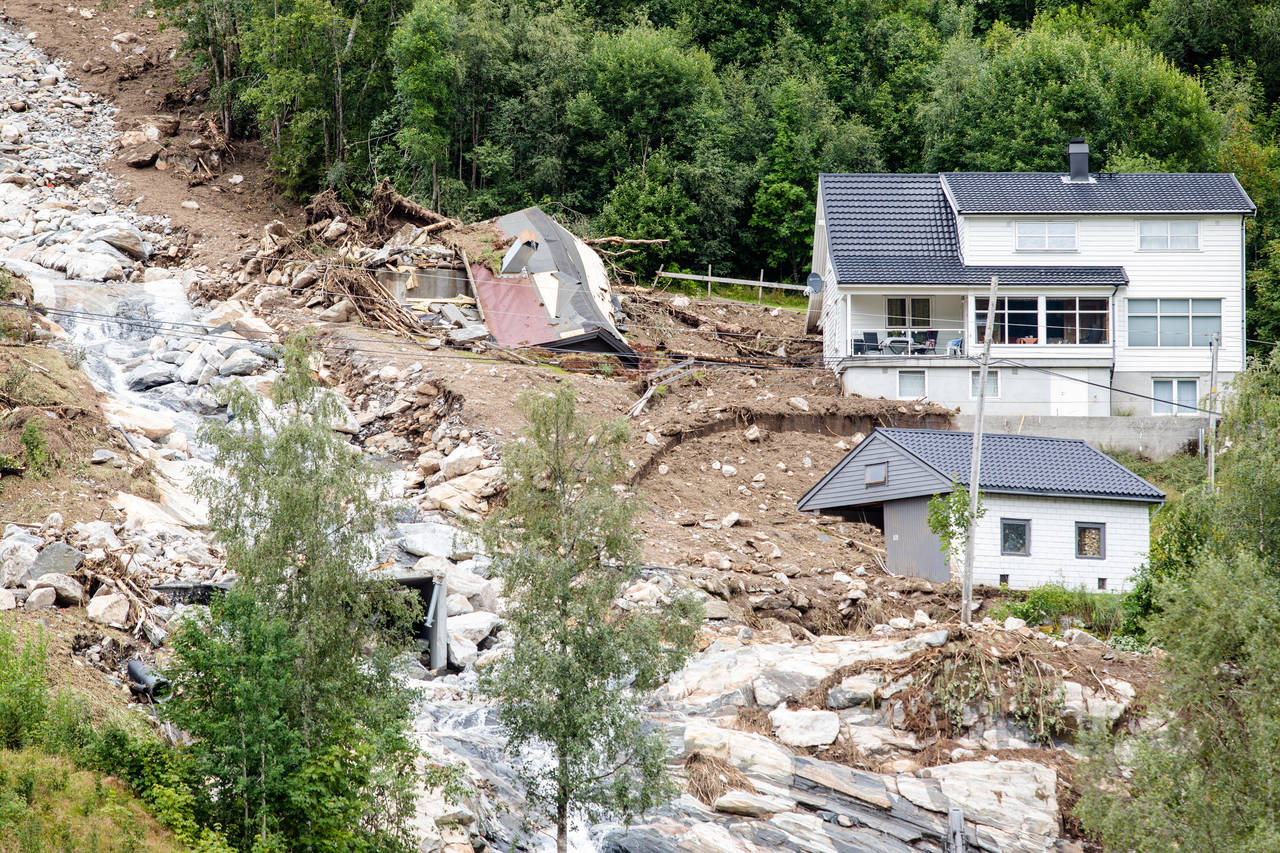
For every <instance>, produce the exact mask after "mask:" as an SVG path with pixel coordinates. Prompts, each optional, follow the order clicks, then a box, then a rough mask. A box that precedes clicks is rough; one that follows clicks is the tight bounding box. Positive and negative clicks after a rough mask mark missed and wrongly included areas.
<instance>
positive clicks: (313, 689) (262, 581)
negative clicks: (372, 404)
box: [166, 337, 416, 850]
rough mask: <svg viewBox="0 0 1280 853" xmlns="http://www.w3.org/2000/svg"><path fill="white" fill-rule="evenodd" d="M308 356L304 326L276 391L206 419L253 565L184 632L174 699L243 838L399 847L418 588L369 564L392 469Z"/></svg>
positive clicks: (325, 846) (242, 845) (177, 716)
mask: <svg viewBox="0 0 1280 853" xmlns="http://www.w3.org/2000/svg"><path fill="white" fill-rule="evenodd" d="M308 358H309V350H308V346H307V341H306V339H303V338H296V337H295V338H291V339H290V340H289V341H287V342H286V344H285V348H284V352H283V354H282V362H283V365H284V374H283V376H282V377H281V378H280V379H279V380H278V381H277V382H276V383H275V384H274V386H273V388H272V393H273V400H272V402H273V404H274V405H273V406H272V407H271V408H270V409H267V408H266V407H264V406H263V405H262V404H261V403H260V401H259V400H258V398H257V397H256V396H255V395H254V394H253V393H252V392H250V391H249V390H248V389H246V388H245V387H244V386H243V385H240V384H237V385H236V386H233V387H232V388H231V389H230V390H229V392H228V396H227V402H228V406H229V408H230V410H231V411H232V412H234V413H235V417H234V418H233V419H232V420H231V421H230V422H229V423H226V424H220V425H211V426H209V427H208V428H207V429H206V430H205V432H204V438H205V440H206V441H208V442H209V444H210V446H211V447H212V448H213V449H214V461H215V462H216V464H217V466H218V469H217V470H218V471H219V473H215V474H211V475H209V476H208V477H206V478H205V479H203V480H201V481H199V482H198V484H197V488H198V492H199V493H200V494H201V495H202V496H204V497H205V498H206V499H207V500H208V501H209V508H210V526H211V527H212V529H213V530H214V532H215V533H216V535H217V536H218V539H219V541H220V542H221V543H222V544H223V546H224V547H225V548H226V551H227V566H228V568H231V569H233V570H234V571H236V572H237V573H238V574H239V575H240V578H241V580H240V582H239V584H238V585H237V587H236V590H235V592H234V593H232V594H230V595H228V596H227V597H226V598H225V599H224V600H223V601H221V602H220V603H219V604H218V605H217V606H215V607H214V608H213V610H212V611H211V614H210V618H209V620H208V621H196V622H193V623H192V624H191V625H189V626H184V630H183V631H182V632H181V633H180V634H179V636H178V637H177V638H175V649H176V650H177V651H178V662H177V665H176V666H175V668H174V671H173V681H174V684H175V686H176V687H177V692H176V695H175V697H174V699H173V700H171V701H170V702H169V703H166V708H167V710H168V713H169V714H171V716H172V718H173V719H174V720H175V722H177V723H178V724H179V725H181V726H182V727H183V728H186V729H188V730H190V731H192V732H193V734H194V735H195V736H196V742H195V743H194V744H193V746H192V747H191V756H192V760H193V762H194V764H195V766H196V768H197V769H198V773H199V777H200V778H201V779H202V780H204V789H203V791H202V797H203V800H204V801H206V802H209V803H211V806H210V809H211V812H212V818H213V819H214V820H215V821H216V822H217V823H218V824H220V825H222V826H223V827H224V828H225V829H226V832H227V835H228V837H229V838H230V839H231V840H232V841H233V843H235V844H236V845H237V847H238V849H241V850H249V849H250V848H251V847H254V845H263V844H267V845H283V847H285V848H287V849H293V848H294V847H298V846H301V847H302V848H304V849H317V850H373V849H391V848H398V846H400V845H403V844H405V843H407V836H406V835H405V832H406V829H405V826H406V820H407V817H408V816H409V815H410V814H411V808H412V802H411V793H412V783H413V780H414V773H413V755H414V752H413V749H412V747H411V745H410V743H409V742H408V739H407V735H406V731H407V727H408V721H409V713H410V701H411V698H412V697H411V695H410V693H409V692H408V690H407V689H406V688H404V687H403V686H402V685H401V682H400V681H399V680H398V679H397V678H396V676H395V673H394V668H395V663H396V661H397V660H398V659H399V658H400V657H401V656H402V655H404V654H406V653H407V652H408V651H409V649H410V641H411V637H410V633H409V627H410V625H411V623H412V620H413V618H414V616H415V615H416V614H415V608H416V602H415V601H414V600H413V599H411V598H410V597H409V596H407V595H405V594H404V593H403V592H402V591H400V590H399V589H398V588H397V587H395V586H394V585H392V584H391V583H390V582H386V581H377V580H373V579H371V578H370V576H369V575H368V574H367V572H366V567H367V566H369V565H371V564H372V562H373V558H374V555H375V547H376V544H377V541H378V539H377V531H378V525H379V523H380V522H381V521H382V520H383V519H384V518H385V516H386V512H387V510H386V508H385V505H384V504H383V503H381V501H380V497H381V494H382V481H381V477H380V475H379V474H378V472H377V471H376V470H375V469H374V468H372V467H371V466H370V465H369V463H367V462H366V461H365V460H364V458H363V457H362V456H361V454H360V451H359V450H358V449H357V448H354V447H352V446H351V445H349V444H348V443H347V441H346V440H345V438H344V437H342V435H341V433H338V432H336V431H335V430H334V429H333V428H332V425H333V423H334V419H335V418H337V417H338V415H339V408H338V403H337V402H336V400H335V398H334V397H333V395H332V394H331V393H330V392H327V391H325V390H323V389H321V388H319V387H317V386H316V384H315V382H314V380H313V379H312V377H311V374H310V372H309V367H308ZM338 768H344V769H342V771H341V772H339V770H338Z"/></svg>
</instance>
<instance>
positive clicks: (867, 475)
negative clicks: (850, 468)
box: [863, 462, 889, 486]
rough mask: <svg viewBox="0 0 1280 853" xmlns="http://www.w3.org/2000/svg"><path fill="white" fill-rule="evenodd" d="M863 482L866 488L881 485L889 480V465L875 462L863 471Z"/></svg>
mask: <svg viewBox="0 0 1280 853" xmlns="http://www.w3.org/2000/svg"><path fill="white" fill-rule="evenodd" d="M863 472H864V480H863V482H865V483H866V484H867V485H868V486H879V485H883V484H884V483H885V482H886V481H888V479H889V463H888V462H876V463H874V464H871V465H868V466H866V468H864V469H863Z"/></svg>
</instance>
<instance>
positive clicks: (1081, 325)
mask: <svg viewBox="0 0 1280 853" xmlns="http://www.w3.org/2000/svg"><path fill="white" fill-rule="evenodd" d="M1108 317H1109V314H1108V312H1107V299H1106V297H1103V298H1101V299H1093V298H1087V297H1075V296H1070V297H1059V296H1049V297H1046V298H1045V300H1044V333H1045V338H1046V339H1047V341H1048V343H1051V344H1105V343H1109V342H1110V337H1109V336H1108V334H1107V325H1108V322H1107V321H1108Z"/></svg>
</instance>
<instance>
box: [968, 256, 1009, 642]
mask: <svg viewBox="0 0 1280 853" xmlns="http://www.w3.org/2000/svg"><path fill="white" fill-rule="evenodd" d="M999 289H1000V276H997V275H993V276H991V295H990V296H989V297H988V298H987V325H986V330H987V332H986V334H985V335H984V336H983V337H984V338H985V340H983V342H982V366H981V367H979V368H978V407H977V409H976V410H975V411H974V413H973V457H972V458H971V459H970V460H969V517H968V518H967V519H965V535H964V575H963V579H962V582H961V583H962V586H961V603H960V624H962V625H968V624H969V623H970V622H972V621H973V522H974V519H975V518H976V517H977V515H978V491H979V488H978V487H979V485H980V484H981V482H982V480H981V478H980V477H979V475H980V474H981V473H982V409H983V404H984V403H985V402H986V399H987V365H988V364H989V363H990V361H991V339H992V338H993V337H995V324H994V323H992V322H991V321H992V319H993V318H994V317H995V315H996V292H997V291H998V290H999ZM973 320H974V324H975V325H976V324H977V322H978V312H977V310H976V308H975V310H974V312H973Z"/></svg>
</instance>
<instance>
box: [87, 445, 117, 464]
mask: <svg viewBox="0 0 1280 853" xmlns="http://www.w3.org/2000/svg"><path fill="white" fill-rule="evenodd" d="M119 459H120V454H118V453H116V452H115V451H114V450H108V449H107V448H105V447H99V448H98V449H97V450H95V451H93V455H92V456H90V457H89V464H90V465H105V464H107V463H108V462H112V463H114V462H116V461H118V460H119Z"/></svg>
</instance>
